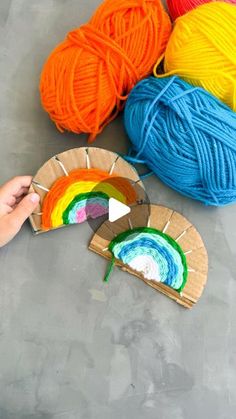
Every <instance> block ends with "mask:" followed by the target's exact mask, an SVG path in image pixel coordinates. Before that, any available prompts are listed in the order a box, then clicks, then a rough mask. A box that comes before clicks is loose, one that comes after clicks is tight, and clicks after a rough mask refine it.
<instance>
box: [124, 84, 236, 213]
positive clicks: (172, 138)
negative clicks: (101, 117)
mask: <svg viewBox="0 0 236 419" xmlns="http://www.w3.org/2000/svg"><path fill="white" fill-rule="evenodd" d="M124 119H125V127H126V130H127V133H128V135H129V137H130V139H131V142H132V144H133V149H134V151H135V153H136V156H135V158H134V159H133V161H139V160H141V161H144V162H145V164H146V165H147V166H148V167H149V168H150V169H151V170H152V171H153V172H154V173H155V174H156V175H157V176H158V177H159V178H160V179H161V180H162V181H163V182H165V183H166V184H167V185H169V186H170V187H171V188H173V189H175V190H176V191H178V192H180V193H182V194H183V195H185V196H188V197H190V198H193V199H197V200H199V201H202V202H204V203H205V204H207V205H215V206H222V205H227V204H230V203H232V202H235V201H236V113H235V112H233V111H232V110H231V109H230V108H228V107H227V106H226V105H224V104H223V103H221V102H220V101H219V100H218V99H216V98H215V97H214V96H212V95H211V94H210V93H208V92H206V91H205V90H204V89H202V88H198V87H193V86H191V85H189V84H188V83H186V82H185V81H183V80H181V79H180V78H179V77H176V76H174V77H165V78H161V79H157V78H154V77H149V78H147V79H144V80H143V81H141V82H140V83H139V84H138V85H137V86H136V87H135V88H134V89H133V90H132V92H131V94H130V95H129V98H128V101H127V104H126V108H125V116H124Z"/></svg>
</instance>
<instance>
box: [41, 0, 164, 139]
mask: <svg viewBox="0 0 236 419" xmlns="http://www.w3.org/2000/svg"><path fill="white" fill-rule="evenodd" d="M170 33H171V22H170V19H169V17H168V15H167V13H166V12H165V10H164V8H163V5H162V3H161V1H160V0H106V1H104V2H103V3H102V4H101V5H100V7H99V8H98V9H97V11H96V12H95V14H94V16H93V17H92V18H91V20H90V21H89V22H88V23H87V24H85V25H82V26H81V27H80V28H78V29H75V30H74V31H72V32H70V33H69V34H68V35H67V37H66V39H65V41H64V42H62V43H61V44H60V45H59V46H58V47H57V48H56V49H55V50H54V51H53V52H52V54H51V55H50V56H49V58H48V60H47V62H46V64H45V66H44V69H43V72H42V75H41V82H40V92H41V100H42V104H43V107H44V109H45V110H46V111H47V112H48V113H49V115H50V117H51V119H52V120H53V121H54V122H55V124H56V126H57V128H58V129H59V130H60V131H63V130H68V131H72V132H75V133H77V134H80V133H82V132H85V133H89V134H90V141H93V140H94V139H95V137H96V135H97V134H98V133H100V132H101V131H102V130H103V128H104V127H105V126H106V125H107V124H108V123H109V122H110V121H111V120H113V119H114V118H115V117H116V115H117V114H118V112H119V111H120V110H121V109H122V108H123V104H124V101H125V100H126V98H127V95H128V93H129V92H130V90H131V89H132V88H133V87H134V85H135V84H136V83H137V82H138V81H139V80H140V79H142V78H144V77H146V76H147V75H149V74H150V73H151V72H152V69H153V66H154V64H155V62H156V61H157V59H158V58H159V57H160V56H161V55H162V54H163V53H164V51H165V47H166V44H167V42H168V39H169V36H170Z"/></svg>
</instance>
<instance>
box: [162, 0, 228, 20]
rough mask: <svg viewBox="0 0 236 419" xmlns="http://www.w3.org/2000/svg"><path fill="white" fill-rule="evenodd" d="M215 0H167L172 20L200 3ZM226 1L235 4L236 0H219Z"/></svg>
mask: <svg viewBox="0 0 236 419" xmlns="http://www.w3.org/2000/svg"><path fill="white" fill-rule="evenodd" d="M211 1H215V0H167V6H168V10H169V13H170V15H171V17H172V19H173V20H175V19H177V18H178V17H179V16H182V15H184V14H185V13H187V12H189V11H190V10H192V9H195V8H196V7H198V6H200V5H201V4H205V3H210V2H211ZM221 1H225V2H226V3H233V4H236V0H221Z"/></svg>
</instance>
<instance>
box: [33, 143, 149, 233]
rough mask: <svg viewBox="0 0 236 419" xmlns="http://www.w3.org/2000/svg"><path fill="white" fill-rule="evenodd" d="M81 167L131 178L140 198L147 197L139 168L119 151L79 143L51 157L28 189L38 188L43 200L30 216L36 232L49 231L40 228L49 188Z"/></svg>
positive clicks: (35, 190) (37, 190)
mask: <svg viewBox="0 0 236 419" xmlns="http://www.w3.org/2000/svg"><path fill="white" fill-rule="evenodd" d="M80 168H81V169H82V168H83V169H85V168H96V169H101V170H104V171H107V172H108V173H113V174H115V175H117V176H118V177H123V178H126V179H129V180H130V181H131V182H132V185H133V188H134V189H135V191H136V193H137V197H138V200H145V198H146V194H145V189H144V186H143V184H142V182H141V180H140V177H139V175H138V173H137V171H136V170H135V168H134V167H132V166H131V165H130V164H129V163H127V162H126V161H125V160H124V159H123V158H122V157H120V156H119V155H118V154H116V153H113V152H111V151H108V150H104V149H101V148H96V147H89V148H88V147H80V148H75V149H72V150H68V151H65V152H63V153H61V154H58V155H56V156H54V157H52V158H51V159H50V160H48V161H47V162H46V163H45V164H44V165H43V166H42V167H41V168H40V169H39V171H38V172H37V174H36V175H35V177H34V178H33V182H32V185H31V187H30V190H29V192H37V193H38V194H39V195H40V203H39V205H38V207H37V208H36V210H35V212H34V213H33V214H32V215H31V217H30V223H31V226H32V228H33V231H34V233H35V234H39V233H45V232H46V230H42V228H41V218H42V217H41V216H42V203H43V200H44V198H45V196H46V194H47V192H48V191H47V190H50V188H51V187H52V185H53V184H54V182H55V181H56V180H57V179H58V178H59V177H61V176H65V175H66V172H68V173H69V172H70V171H72V170H74V169H80ZM64 170H66V172H65V171H64ZM42 187H43V188H44V189H42ZM61 227H65V226H61ZM61 227H59V228H61Z"/></svg>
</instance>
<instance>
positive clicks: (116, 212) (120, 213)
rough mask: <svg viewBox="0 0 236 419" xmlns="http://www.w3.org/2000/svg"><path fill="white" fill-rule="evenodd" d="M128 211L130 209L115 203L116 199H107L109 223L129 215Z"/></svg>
mask: <svg viewBox="0 0 236 419" xmlns="http://www.w3.org/2000/svg"><path fill="white" fill-rule="evenodd" d="M130 211H131V210H130V207H128V206H127V205H125V204H122V202H120V201H117V199H114V198H110V199H109V221H110V222H111V223H114V222H115V221H117V220H119V219H120V218H122V217H124V216H125V215H127V214H129V213H130Z"/></svg>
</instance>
